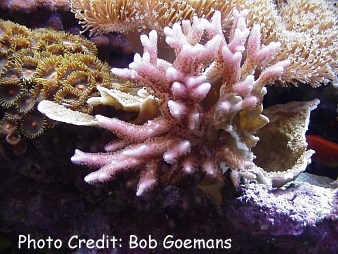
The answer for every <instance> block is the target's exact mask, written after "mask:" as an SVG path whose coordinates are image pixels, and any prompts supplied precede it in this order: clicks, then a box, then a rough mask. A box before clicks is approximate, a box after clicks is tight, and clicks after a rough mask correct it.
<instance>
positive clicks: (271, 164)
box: [253, 99, 319, 187]
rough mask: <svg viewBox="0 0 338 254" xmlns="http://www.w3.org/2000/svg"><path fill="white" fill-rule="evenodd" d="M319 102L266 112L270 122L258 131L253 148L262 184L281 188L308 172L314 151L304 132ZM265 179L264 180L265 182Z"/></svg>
mask: <svg viewBox="0 0 338 254" xmlns="http://www.w3.org/2000/svg"><path fill="white" fill-rule="evenodd" d="M318 104H319V100H317V99H315V100H313V101H309V102H290V103H287V104H280V105H275V106H272V107H270V108H267V109H265V110H264V111H263V114H264V115H265V116H267V117H268V118H269V120H270V123H269V124H267V125H266V126H265V127H263V128H262V129H260V130H258V131H257V135H258V137H259V139H260V141H259V142H258V143H257V145H256V146H255V147H254V148H253V152H254V154H255V155H256V159H255V164H256V165H257V166H258V169H259V170H262V172H263V173H262V179H261V180H262V181H263V182H264V181H268V182H271V183H272V185H273V186H277V187H280V186H282V185H284V184H285V183H287V182H289V181H291V180H293V179H294V178H296V176H298V174H300V173H301V172H303V171H305V169H306V166H307V165H308V164H309V163H310V161H311V155H312V154H313V153H314V151H313V150H307V143H306V140H305V132H306V131H307V128H308V124H309V120H310V112H311V111H312V110H313V109H315V108H316V107H317V105H318ZM263 179H264V180H263Z"/></svg>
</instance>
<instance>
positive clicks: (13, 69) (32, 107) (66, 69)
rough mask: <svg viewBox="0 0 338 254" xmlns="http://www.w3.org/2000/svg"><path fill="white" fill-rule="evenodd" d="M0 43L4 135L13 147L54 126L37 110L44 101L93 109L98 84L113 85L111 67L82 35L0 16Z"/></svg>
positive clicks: (84, 109)
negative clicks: (29, 25)
mask: <svg viewBox="0 0 338 254" xmlns="http://www.w3.org/2000/svg"><path fill="white" fill-rule="evenodd" d="M0 45H1V52H0V107H2V108H3V110H4V112H5V116H4V117H3V118H2V119H1V126H2V130H1V134H3V135H5V136H6V140H7V143H9V144H11V145H17V144H18V143H19V142H20V141H21V142H22V137H26V138H30V139H32V138H35V137H37V136H39V135H40V134H42V133H43V131H44V130H45V129H46V127H47V126H49V125H48V124H47V122H48V121H50V120H47V118H46V117H45V116H43V115H42V114H41V113H40V112H38V111H37V110H36V106H37V104H38V103H39V102H40V101H41V100H43V99H50V100H54V101H58V102H59V103H61V104H63V105H65V106H69V107H71V108H72V109H74V110H79V111H85V112H86V113H90V112H91V107H89V106H87V105H85V104H86V100H87V99H88V98H89V96H90V95H91V94H93V93H95V87H96V85H97V84H100V85H101V86H107V85H109V84H110V83H109V81H110V71H109V68H108V66H107V65H105V64H103V63H102V62H101V61H99V60H98V59H97V57H96V53H97V49H96V47H95V45H94V44H93V43H92V42H90V41H87V40H85V39H83V38H81V37H80V36H76V35H70V34H67V33H64V32H56V31H52V30H48V29H35V30H30V29H28V28H26V27H25V26H21V25H18V24H15V23H13V22H10V21H3V20H0ZM72 89H73V90H75V91H76V92H73V91H72ZM74 94H75V95H78V96H75V97H74ZM13 119H15V120H13ZM24 150H25V149H22V151H24Z"/></svg>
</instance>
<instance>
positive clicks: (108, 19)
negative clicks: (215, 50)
mask: <svg viewBox="0 0 338 254" xmlns="http://www.w3.org/2000/svg"><path fill="white" fill-rule="evenodd" d="M274 2H275V3H274ZM274 2H273V1H270V0H256V1H253V0H249V1H248V0H234V1H230V0H226V1H223V2H219V1H216V0H188V1H183V0H176V1H167V0H163V1H155V0H145V1H143V2H142V4H139V3H138V1H134V0H123V1H122V0H121V1H113V0H81V1H80V0H71V10H72V11H73V12H74V13H75V16H76V18H78V19H80V24H83V26H84V29H85V30H91V32H92V33H93V34H99V33H108V32H113V31H117V32H124V33H125V34H126V36H127V37H128V39H129V40H130V41H131V42H132V43H135V42H137V38H138V36H139V34H140V32H142V31H147V30H150V29H156V30H157V32H158V33H159V35H161V34H163V28H164V26H167V25H170V24H171V23H173V22H174V21H175V22H176V21H181V20H183V19H190V20H191V19H192V17H193V16H194V14H196V15H198V16H200V17H206V18H210V16H211V15H212V14H213V13H214V11H215V10H219V11H221V13H222V26H223V29H224V32H225V34H227V35H228V34H229V29H230V25H229V24H230V22H231V19H232V13H231V12H232V9H233V8H238V9H248V10H249V15H248V25H249V26H253V25H254V24H260V25H261V30H262V43H263V44H267V43H269V42H271V41H280V42H281V43H282V49H281V51H280V53H278V54H277V55H276V56H275V60H274V61H273V62H270V64H272V63H276V62H277V61H280V60H282V59H285V58H287V57H289V58H290V60H291V65H290V66H289V67H288V68H287V69H286V70H285V72H284V74H283V76H282V77H281V78H280V79H279V80H276V81H275V82H276V83H278V84H288V83H292V84H297V83H298V82H301V83H309V84H311V85H312V86H314V87H316V86H319V85H321V84H327V83H328V82H332V81H333V80H335V78H336V74H337V68H338V67H337V63H336V59H337V52H338V48H337V45H338V43H337V39H336V38H337V37H338V23H337V19H336V16H337V10H336V9H334V8H333V7H332V4H330V3H328V2H327V1H325V0H319V1H318V0H310V1H307V0H294V1H274ZM160 13H161V14H162V15H160ZM125 14H128V15H125ZM131 23H132V24H131ZM162 44H163V42H162V41H161V40H160V41H159V45H162ZM134 49H135V50H137V51H139V50H140V49H141V47H140V45H139V44H135V45H134ZM161 56H162V57H163V55H161ZM168 59H169V60H172V56H171V55H170V56H168ZM257 71H259V69H258V70H257Z"/></svg>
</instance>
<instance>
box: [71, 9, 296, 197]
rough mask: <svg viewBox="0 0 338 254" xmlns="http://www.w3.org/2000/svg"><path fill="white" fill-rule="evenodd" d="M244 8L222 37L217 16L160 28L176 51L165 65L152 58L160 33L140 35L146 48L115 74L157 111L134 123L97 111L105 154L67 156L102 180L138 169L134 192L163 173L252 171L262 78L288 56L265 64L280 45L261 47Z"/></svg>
mask: <svg viewBox="0 0 338 254" xmlns="http://www.w3.org/2000/svg"><path fill="white" fill-rule="evenodd" d="M246 15H247V11H241V12H239V11H237V10H234V11H233V17H234V20H233V25H232V29H231V31H230V35H229V39H228V40H226V38H225V36H224V34H223V31H222V28H221V14H220V12H217V11H216V12H215V14H214V15H213V17H212V19H211V20H210V21H209V20H207V19H204V18H197V17H194V19H193V21H188V20H184V21H182V23H181V24H179V23H176V24H174V25H173V26H172V27H171V28H170V27H166V28H165V29H164V34H165V42H166V43H167V44H168V45H169V47H170V48H171V49H173V50H174V52H175V60H174V61H173V62H172V63H171V62H168V61H166V60H164V59H160V58H158V46H157V43H158V36H157V33H156V31H151V32H150V33H149V36H146V35H142V36H141V42H142V45H143V47H144V53H143V55H142V56H141V55H140V54H136V55H135V57H134V61H133V62H132V63H131V64H130V65H129V68H125V69H118V68H113V69H112V73H113V74H114V75H116V76H117V77H118V78H119V79H120V80H123V81H125V80H127V81H131V82H132V83H134V84H137V85H138V86H140V85H141V86H144V87H146V89H147V91H148V92H149V93H150V94H152V95H153V96H154V97H156V98H157V99H158V101H159V103H158V107H159V112H160V114H159V115H158V117H156V118H154V119H151V120H148V121H147V122H145V123H143V124H141V125H136V124H134V123H130V122H125V121H122V120H119V119H116V118H108V117H105V116H101V115H97V116H96V120H97V122H98V124H99V126H100V127H103V128H106V129H107V130H109V131H112V132H113V133H114V134H115V135H116V136H117V137H118V140H117V141H115V142H114V143H112V144H110V145H109V146H107V148H106V152H105V153H85V152H82V151H79V150H76V151H75V155H74V156H73V157H72V161H73V162H74V163H76V164H85V165H89V166H91V167H93V168H99V169H98V170H97V171H95V172H92V173H90V174H89V175H87V176H86V177H85V181H86V182H89V183H95V182H105V181H108V180H110V179H112V178H113V177H114V176H115V175H116V174H117V173H118V172H120V171H124V170H131V169H136V170H139V171H140V180H139V183H138V188H137V195H142V194H143V193H144V192H145V191H147V190H149V189H151V188H152V187H154V186H155V185H156V184H157V183H158V179H159V178H160V176H161V175H163V174H168V173H170V174H180V171H181V172H185V173H187V174H191V173H194V172H197V171H202V172H205V174H206V175H208V176H210V177H212V178H218V177H219V176H221V175H222V174H223V172H224V171H225V170H227V169H228V168H231V170H232V171H233V172H236V173H235V174H233V176H234V179H233V180H236V179H235V176H238V175H239V173H240V174H241V173H248V174H249V173H250V170H251V169H252V168H253V165H254V163H253V159H254V155H253V153H252V151H251V148H252V147H253V146H255V144H256V143H257V141H258V138H257V137H256V136H254V133H255V131H256V130H258V129H260V128H261V127H263V126H264V125H265V124H267V123H268V119H267V118H266V117H265V116H264V115H262V114H261V112H262V99H263V96H264V95H265V93H266V88H265V87H264V86H265V85H266V84H268V83H271V82H273V81H274V80H276V79H278V78H280V76H281V74H282V72H283V69H284V68H285V67H286V66H287V65H288V64H289V61H288V60H285V61H280V62H278V63H276V64H273V65H269V62H270V60H271V59H272V58H273V57H274V55H275V54H276V52H277V51H278V50H279V47H280V43H278V42H271V43H270V44H269V45H266V46H265V45H260V41H261V40H260V35H261V34H260V27H259V26H258V25H254V26H253V27H252V29H251V31H250V29H249V28H248V27H247V25H246Z"/></svg>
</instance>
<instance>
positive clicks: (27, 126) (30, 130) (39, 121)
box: [20, 112, 47, 139]
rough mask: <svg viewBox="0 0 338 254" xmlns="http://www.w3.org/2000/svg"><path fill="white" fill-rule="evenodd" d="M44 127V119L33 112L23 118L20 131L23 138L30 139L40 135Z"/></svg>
mask: <svg viewBox="0 0 338 254" xmlns="http://www.w3.org/2000/svg"><path fill="white" fill-rule="evenodd" d="M46 125H47V121H46V119H45V117H44V116H43V115H42V114H40V113H39V112H35V113H31V114H28V115H26V116H24V117H23V119H22V123H21V126H20V129H21V133H23V135H24V136H25V137H27V138H31V139H32V138H35V137H37V136H39V135H41V134H42V133H43V132H44V130H45V128H46Z"/></svg>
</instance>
